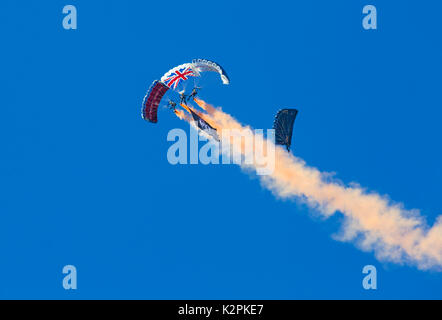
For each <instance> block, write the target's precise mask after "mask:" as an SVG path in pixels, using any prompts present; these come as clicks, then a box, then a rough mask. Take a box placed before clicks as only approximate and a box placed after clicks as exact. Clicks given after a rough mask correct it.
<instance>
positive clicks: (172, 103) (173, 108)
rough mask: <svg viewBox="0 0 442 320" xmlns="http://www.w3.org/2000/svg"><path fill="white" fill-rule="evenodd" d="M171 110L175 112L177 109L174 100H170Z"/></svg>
mask: <svg viewBox="0 0 442 320" xmlns="http://www.w3.org/2000/svg"><path fill="white" fill-rule="evenodd" d="M168 104H169V109H171V110H175V107H176V103H175V102H174V101H172V100H169V103H168Z"/></svg>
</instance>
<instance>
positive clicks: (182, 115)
mask: <svg viewBox="0 0 442 320" xmlns="http://www.w3.org/2000/svg"><path fill="white" fill-rule="evenodd" d="M173 112H174V113H175V114H176V116H177V117H178V118H180V119H181V120H185V121H187V122H190V121H191V118H190V117H189V116H188V115H187V114H185V113H184V111H183V110H179V109H175V110H173Z"/></svg>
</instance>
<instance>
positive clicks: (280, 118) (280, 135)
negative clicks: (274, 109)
mask: <svg viewBox="0 0 442 320" xmlns="http://www.w3.org/2000/svg"><path fill="white" fill-rule="evenodd" d="M297 114H298V110H296V109H281V110H279V111H278V113H277V114H276V116H275V121H274V122H273V129H275V143H276V144H279V145H283V146H286V148H287V151H290V146H291V144H292V133H293V124H294V123H295V118H296V115H297Z"/></svg>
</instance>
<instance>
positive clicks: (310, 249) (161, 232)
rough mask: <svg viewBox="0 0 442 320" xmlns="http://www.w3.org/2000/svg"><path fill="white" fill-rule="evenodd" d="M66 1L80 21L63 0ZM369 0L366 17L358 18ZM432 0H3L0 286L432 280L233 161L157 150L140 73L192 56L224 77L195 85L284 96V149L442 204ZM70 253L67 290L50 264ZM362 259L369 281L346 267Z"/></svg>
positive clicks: (315, 286) (436, 210) (263, 293)
mask: <svg viewBox="0 0 442 320" xmlns="http://www.w3.org/2000/svg"><path fill="white" fill-rule="evenodd" d="M66 4H74V5H76V6H77V9H78V30H75V31H72V30H71V31H66V30H64V29H63V28H62V19H63V15H62V8H63V6H64V5H66ZM366 4H375V5H376V6H377V9H378V30H377V31H365V30H363V28H362V24H361V21H362V17H363V14H362V7H363V6H364V5H366ZM441 10H442V5H441V4H439V3H437V2H436V1H375V2H372V1H359V0H352V1H311V0H309V1H276V0H275V1H270V2H260V1H253V2H248V1H218V2H212V1H200V2H191V1H167V2H166V1H109V0H106V1H104V0H94V1H79V0H78V1H39V2H37V1H12V0H7V1H5V0H4V1H1V2H0V34H1V51H0V57H1V59H0V81H1V83H0V88H1V89H0V91H1V102H0V103H1V117H0V132H1V157H0V181H1V183H0V252H1V258H0V298H60V299H77V298H84V299H89V298H137V299H138V298H145V299H170V298H173V299H194V298H198V299H215V298H220V299H224V298H229V299H237V298H238V299H298V298H301V299H304V298H333V299H335V298H336V299H339V298H352V299H372V298H380V299H388V298H438V299H441V298H442V274H441V273H436V272H423V271H419V270H417V269H416V268H414V267H410V266H397V265H393V264H386V263H382V262H379V261H377V260H376V259H375V258H374V255H373V254H372V253H365V252H361V251H360V250H358V249H357V248H356V247H355V246H354V245H353V244H348V243H340V242H337V241H335V240H333V239H332V237H331V236H332V235H333V234H335V233H337V232H338V231H339V228H340V220H341V218H340V217H339V216H337V217H333V218H331V219H330V220H328V221H321V220H320V219H319V218H317V217H314V215H312V213H311V212H310V211H309V210H308V209H307V208H306V207H305V206H303V205H300V204H297V203H296V202H291V201H280V200H277V199H275V198H274V197H273V196H272V195H271V194H270V192H268V191H266V190H264V189H262V188H261V187H260V184H259V181H258V180H257V179H254V178H253V177H252V178H250V177H249V176H248V175H247V174H244V173H242V172H241V170H240V169H239V168H238V167H235V166H203V165H194V166H190V165H189V166H172V165H170V164H169V163H168V162H167V159H166V152H167V149H168V147H169V146H170V143H168V142H167V141H166V135H167V132H168V130H170V129H171V128H183V129H186V130H187V131H188V130H189V129H188V126H187V125H186V124H185V123H184V122H182V121H180V120H178V119H176V118H175V117H174V116H173V114H171V113H170V112H168V111H167V110H160V113H159V123H158V124H157V125H152V124H149V123H146V122H144V121H143V120H142V119H141V117H140V104H141V100H142V98H143V96H144V94H145V91H146V90H147V88H148V87H149V85H150V83H151V82H152V81H153V80H154V79H158V78H159V77H160V76H161V75H162V74H163V73H164V72H165V71H166V70H167V69H168V68H170V67H173V66H175V65H177V64H180V63H184V62H188V61H189V60H191V59H192V58H198V57H203V58H208V59H213V60H215V61H218V62H219V63H221V64H222V65H223V66H224V67H225V69H226V70H227V71H228V73H229V75H230V78H231V80H232V83H231V86H229V87H226V86H217V85H214V86H210V87H207V88H205V89H204V90H203V92H202V93H201V95H202V97H203V98H204V99H206V100H207V101H209V102H211V103H213V104H215V105H218V106H222V107H223V108H224V110H226V111H227V112H229V113H231V114H232V115H234V116H235V117H236V118H237V119H239V120H240V121H242V122H243V123H247V124H250V125H252V126H253V127H255V128H268V127H271V125H272V121H273V116H274V113H275V112H276V110H277V109H279V108H281V107H285V106H287V107H297V108H298V109H299V110H300V113H299V117H298V119H297V123H296V125H295V137H294V141H295V153H296V154H297V155H298V156H300V157H301V158H303V159H305V160H306V161H307V163H308V164H309V165H312V166H315V167H318V168H319V169H320V170H322V171H333V172H336V173H337V177H339V178H340V179H341V180H342V181H344V182H346V183H349V182H352V181H357V182H359V183H360V184H361V185H362V186H364V187H367V188H369V189H370V190H374V191H378V192H380V193H381V194H388V195H389V196H390V197H391V199H393V200H395V201H398V202H403V203H404V204H405V207H406V208H408V209H412V208H418V209H420V210H422V214H423V215H425V216H426V217H427V219H428V222H429V223H430V224H433V222H434V219H435V218H436V217H437V215H438V214H441V213H442V208H441V204H440V196H441V180H442V171H441V165H440V164H441V162H442V151H441V136H442V129H441V126H440V123H441V120H440V119H441V116H442V111H441V103H442V99H441V96H440V84H441V74H442V65H441V59H440V57H441V54H442V48H441V42H440V39H441V32H442V27H441V25H440V12H441ZM67 264H73V265H75V266H76V267H77V270H78V290H76V291H65V290H64V289H63V287H62V285H61V284H62V278H63V274H62V268H63V266H64V265H67ZM367 264H373V265H375V266H376V267H377V269H378V290H377V291H371V292H369V291H365V290H363V288H362V285H361V283H362V278H363V274H362V268H363V266H364V265H367Z"/></svg>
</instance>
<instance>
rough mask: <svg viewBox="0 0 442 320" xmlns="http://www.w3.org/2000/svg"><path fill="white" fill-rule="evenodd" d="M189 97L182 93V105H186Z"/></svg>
mask: <svg viewBox="0 0 442 320" xmlns="http://www.w3.org/2000/svg"><path fill="white" fill-rule="evenodd" d="M186 101H187V95H185V94H184V91H182V92H180V104H186Z"/></svg>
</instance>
